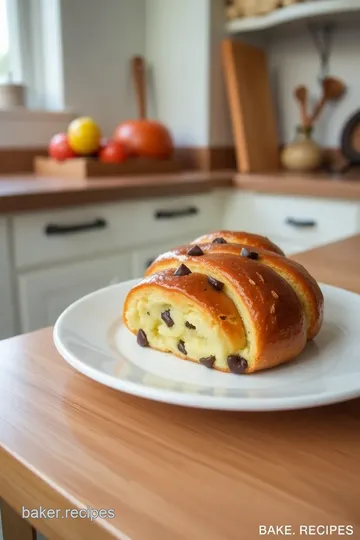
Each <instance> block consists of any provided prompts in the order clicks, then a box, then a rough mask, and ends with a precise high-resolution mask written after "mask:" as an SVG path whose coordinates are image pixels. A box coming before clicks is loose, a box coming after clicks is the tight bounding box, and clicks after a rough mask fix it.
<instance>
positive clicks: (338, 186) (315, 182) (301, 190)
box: [233, 172, 360, 200]
mask: <svg viewBox="0 0 360 540" xmlns="http://www.w3.org/2000/svg"><path fill="white" fill-rule="evenodd" d="M233 185H234V186H236V187H237V188H240V189H244V190H249V191H255V192H259V193H268V194H274V195H299V196H303V197H319V198H327V199H345V200H354V199H355V200H356V199H357V200H360V175H359V172H357V173H355V172H354V173H351V174H347V175H346V176H340V175H333V176H331V175H328V174H312V175H306V174H294V173H286V172H281V173H269V174H235V175H234V179H233Z"/></svg>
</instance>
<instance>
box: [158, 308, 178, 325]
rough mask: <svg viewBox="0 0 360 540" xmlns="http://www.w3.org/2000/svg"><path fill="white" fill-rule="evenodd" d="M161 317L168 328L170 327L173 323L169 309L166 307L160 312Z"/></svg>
mask: <svg viewBox="0 0 360 540" xmlns="http://www.w3.org/2000/svg"><path fill="white" fill-rule="evenodd" d="M161 318H162V320H163V321H164V323H165V324H166V326H167V327H168V328H171V327H172V326H174V324H175V323H174V321H173V320H172V318H171V315H170V309H167V310H166V311H163V312H162V314H161Z"/></svg>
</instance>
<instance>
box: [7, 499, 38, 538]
mask: <svg viewBox="0 0 360 540" xmlns="http://www.w3.org/2000/svg"><path fill="white" fill-rule="evenodd" d="M0 509H1V521H2V532H3V538H4V540H36V530H35V529H34V528H33V527H32V526H31V525H30V523H28V522H27V521H26V520H25V519H22V518H21V516H20V515H19V514H18V513H17V512H15V510H13V509H12V508H11V506H9V505H8V504H7V503H6V502H5V501H4V500H3V499H0Z"/></svg>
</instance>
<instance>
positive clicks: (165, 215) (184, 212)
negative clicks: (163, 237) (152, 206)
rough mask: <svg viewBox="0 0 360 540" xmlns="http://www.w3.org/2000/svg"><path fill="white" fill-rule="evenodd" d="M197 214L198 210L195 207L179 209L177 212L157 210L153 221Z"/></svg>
mask: <svg viewBox="0 0 360 540" xmlns="http://www.w3.org/2000/svg"><path fill="white" fill-rule="evenodd" d="M198 213H199V209H198V208H197V207H196V206H189V207H188V208H180V209H179V210H157V211H156V212H155V219H173V218H179V217H186V216H194V215H195V214H198Z"/></svg>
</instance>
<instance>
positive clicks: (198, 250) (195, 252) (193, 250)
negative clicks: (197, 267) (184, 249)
mask: <svg viewBox="0 0 360 540" xmlns="http://www.w3.org/2000/svg"><path fill="white" fill-rule="evenodd" d="M187 254H188V255H193V256H194V257H200V255H204V252H203V250H202V249H201V247H200V246H194V247H192V248H191V249H189V251H188V253H187Z"/></svg>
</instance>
